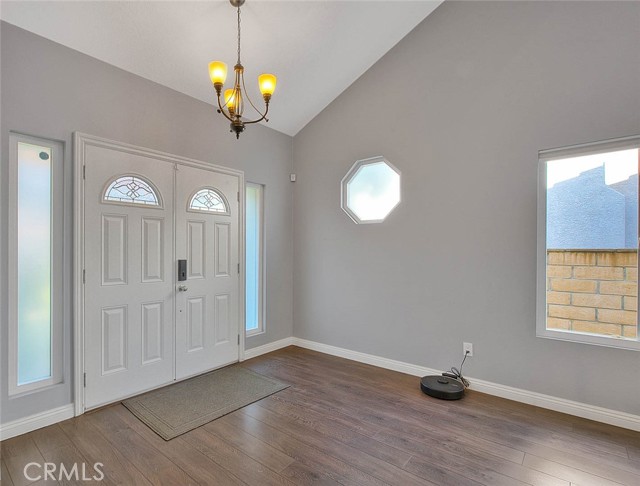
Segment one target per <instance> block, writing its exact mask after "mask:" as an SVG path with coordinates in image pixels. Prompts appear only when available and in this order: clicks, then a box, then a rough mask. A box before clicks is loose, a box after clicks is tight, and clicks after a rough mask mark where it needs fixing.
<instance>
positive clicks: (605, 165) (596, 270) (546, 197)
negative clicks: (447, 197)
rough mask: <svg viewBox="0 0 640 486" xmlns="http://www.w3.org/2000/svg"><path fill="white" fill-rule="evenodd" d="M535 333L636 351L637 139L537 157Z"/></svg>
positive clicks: (639, 148)
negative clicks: (538, 205) (537, 243)
mask: <svg viewBox="0 0 640 486" xmlns="http://www.w3.org/2000/svg"><path fill="white" fill-rule="evenodd" d="M540 164H541V165H540V170H541V172H540V201H539V202H540V208H539V218H540V223H541V224H540V225H539V232H540V234H539V236H538V242H539V249H538V251H539V256H538V258H539V273H538V285H539V287H538V335H541V336H544V337H553V338H556V339H564V340H570V341H580V342H587V343H592V344H602V345H605V346H614V347H625V348H635V349H640V344H639V341H638V310H637V309H638V169H639V166H640V137H629V138H625V139H620V140H614V141H607V142H601V143H594V144H587V145H584V146H580V147H567V148H564V149H556V150H548V151H544V152H541V154H540Z"/></svg>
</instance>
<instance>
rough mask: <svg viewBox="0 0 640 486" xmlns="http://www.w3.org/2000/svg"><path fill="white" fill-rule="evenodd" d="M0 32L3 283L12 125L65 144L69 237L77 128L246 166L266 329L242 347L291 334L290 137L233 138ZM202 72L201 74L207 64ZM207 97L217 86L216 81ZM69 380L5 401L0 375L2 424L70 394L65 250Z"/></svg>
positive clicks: (168, 95) (193, 105) (165, 97)
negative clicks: (256, 198)
mask: <svg viewBox="0 0 640 486" xmlns="http://www.w3.org/2000/svg"><path fill="white" fill-rule="evenodd" d="M0 26H1V27H0V30H1V32H0V34H1V38H0V39H1V49H2V50H1V58H0V59H1V70H2V73H1V86H2V92H1V100H0V105H1V111H2V114H1V120H0V121H1V125H0V126H1V134H0V135H1V137H2V145H1V150H2V152H1V153H2V164H1V166H0V170H1V171H2V172H1V174H2V177H1V181H2V182H1V185H0V195H1V196H2V199H1V202H2V209H1V211H0V228H1V229H0V241H1V245H0V248H1V253H0V275H1V282H0V288H2V289H6V285H7V282H6V278H7V277H6V276H7V253H6V251H7V250H6V241H7V225H6V221H7V204H6V201H7V200H6V194H7V184H6V173H7V172H6V171H7V159H8V134H9V131H10V130H13V131H17V132H22V133H26V134H30V135H35V136H41V137H46V138H51V139H56V140H62V141H63V142H64V143H65V164H66V167H65V169H66V171H65V183H66V188H67V190H66V194H65V208H66V214H65V217H66V223H65V234H66V236H67V238H69V239H68V241H72V240H71V239H70V238H71V234H72V212H71V209H72V206H71V203H72V200H71V197H72V192H71V187H72V178H71V163H72V158H71V157H72V144H71V135H72V132H73V131H76V130H77V131H82V132H85V133H89V134H92V135H98V136H101V137H105V138H109V139H113V140H117V141H121V142H127V143H131V144H135V145H140V146H143V147H149V148H153V149H156V150H161V151H164V152H169V153H172V154H177V155H181V156H184V157H190V158H194V159H198V160H202V161H206V162H211V163H215V164H219V165H223V166H227V167H233V168H236V169H240V170H243V171H245V176H246V179H247V180H248V181H251V182H258V183H262V184H265V185H266V191H265V197H266V204H265V210H266V215H265V221H266V249H267V261H268V268H267V287H268V294H267V332H266V333H265V334H263V335H259V336H256V337H251V338H249V339H248V340H247V344H246V345H247V348H251V347H254V346H258V345H261V344H264V343H266V342H270V341H275V340H278V339H282V338H284V337H288V336H291V334H292V236H291V235H292V221H291V211H292V209H291V202H292V201H291V187H290V184H291V183H290V182H289V173H290V172H291V167H292V139H291V137H288V136H286V135H283V134H281V133H278V132H276V131H274V130H271V129H269V128H265V127H262V126H252V127H251V128H250V129H248V130H247V132H246V133H245V134H243V135H242V140H240V142H237V141H236V139H235V137H234V136H232V135H231V134H230V133H229V131H228V125H227V123H226V121H224V120H223V119H222V117H221V116H220V115H218V114H217V113H216V112H215V110H214V108H213V107H212V106H210V105H207V104H205V103H202V102H200V101H197V100H195V99H193V98H190V97H188V96H185V95H183V94H180V93H177V92H175V91H173V90H170V89H168V88H165V87H163V86H160V85H158V84H155V83H153V82H151V81H148V80H146V79H143V78H140V77H138V76H135V75H133V74H130V73H127V72H125V71H122V70H120V69H117V68H115V67H113V66H110V65H108V64H105V63H103V62H100V61H98V60H96V59H93V58H91V57H88V56H86V55H84V54H81V53H78V52H76V51H73V50H71V49H68V48H66V47H63V46H61V45H59V44H56V43H53V42H51V41H49V40H46V39H43V38H41V37H38V36H36V35H34V34H31V33H29V32H26V31H24V30H21V29H19V28H17V27H14V26H12V25H9V24H7V23H4V22H3V23H1V24H0ZM203 76H204V77H205V78H206V76H207V73H206V66H204V70H203ZM212 96H213V88H212ZM65 258H66V263H65V275H66V279H67V286H66V287H65V291H66V295H67V299H66V302H65V310H66V316H67V317H66V319H65V340H64V343H65V346H66V353H65V354H66V361H65V383H64V384H63V385H62V386H59V387H55V388H54V389H52V390H50V391H48V392H41V393H38V394H37V395H30V396H28V397H24V398H17V399H12V400H8V399H7V383H6V373H2V374H1V375H2V382H1V387H0V388H1V393H2V401H1V405H2V416H1V421H2V422H3V423H5V422H8V421H10V420H14V419H16V418H18V417H23V416H27V415H31V414H33V413H36V412H39V411H42V410H47V409H51V408H54V407H57V406H61V405H64V404H66V403H70V402H71V400H72V388H71V374H70V373H71V371H70V355H71V353H70V352H69V350H70V349H71V345H72V341H71V328H72V327H71V325H72V322H71V318H70V316H71V312H70V309H71V301H70V286H69V282H70V275H71V274H70V272H71V264H70V262H71V248H70V247H69V246H68V247H67V248H66V252H65ZM1 298H2V301H1V309H2V310H1V312H0V319H2V326H1V329H2V334H1V340H2V347H1V354H2V356H1V361H0V367H1V368H2V369H3V370H6V369H7V368H6V366H7V352H6V351H7V349H6V342H7V324H6V320H7V314H6V308H7V306H6V292H5V291H3V292H2V293H1Z"/></svg>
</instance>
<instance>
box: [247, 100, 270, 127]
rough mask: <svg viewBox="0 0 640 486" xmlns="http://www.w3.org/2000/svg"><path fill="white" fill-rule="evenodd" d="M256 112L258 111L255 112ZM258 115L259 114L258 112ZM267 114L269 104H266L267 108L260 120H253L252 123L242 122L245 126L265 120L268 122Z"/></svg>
mask: <svg viewBox="0 0 640 486" xmlns="http://www.w3.org/2000/svg"><path fill="white" fill-rule="evenodd" d="M256 111H258V110H256ZM258 114H260V112H259V111H258ZM268 114H269V103H267V108H266V110H265V111H264V115H262V116H261V117H260V118H258V119H257V120H253V121H246V122H244V124H245V125H251V124H252V123H258V122H261V121H262V120H266V121H269V119H268V118H267V115H268Z"/></svg>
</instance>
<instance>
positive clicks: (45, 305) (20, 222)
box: [8, 134, 63, 394]
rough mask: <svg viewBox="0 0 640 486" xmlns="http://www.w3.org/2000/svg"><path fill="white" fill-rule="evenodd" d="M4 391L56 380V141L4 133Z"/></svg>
mask: <svg viewBox="0 0 640 486" xmlns="http://www.w3.org/2000/svg"><path fill="white" fill-rule="evenodd" d="M9 143H10V157H9V159H10V160H9V248H8V249H9V287H8V297H9V393H10V394H16V393H22V392H26V391H31V390H34V389H37V388H40V387H44V386H48V385H52V384H55V383H59V382H60V381H61V380H62V343H61V334H62V315H61V313H62V307H61V301H62V271H61V263H62V193H63V189H62V167H63V158H62V154H63V150H62V144H61V143H59V142H53V141H50V140H44V139H38V138H34V137H27V136H23V135H18V134H11V135H10V140H9Z"/></svg>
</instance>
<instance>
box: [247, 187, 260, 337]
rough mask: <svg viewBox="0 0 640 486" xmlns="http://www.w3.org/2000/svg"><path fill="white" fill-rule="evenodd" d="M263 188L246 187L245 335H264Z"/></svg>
mask: <svg viewBox="0 0 640 486" xmlns="http://www.w3.org/2000/svg"><path fill="white" fill-rule="evenodd" d="M263 206H264V186H262V185H260V184H252V183H247V191H246V233H245V234H246V236H245V238H246V258H245V262H246V264H245V266H246V310H245V322H246V333H247V335H251V334H258V333H261V332H263V331H264V217H263V215H264V209H263Z"/></svg>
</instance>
